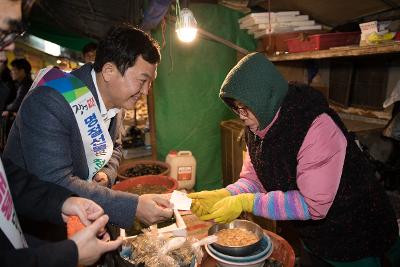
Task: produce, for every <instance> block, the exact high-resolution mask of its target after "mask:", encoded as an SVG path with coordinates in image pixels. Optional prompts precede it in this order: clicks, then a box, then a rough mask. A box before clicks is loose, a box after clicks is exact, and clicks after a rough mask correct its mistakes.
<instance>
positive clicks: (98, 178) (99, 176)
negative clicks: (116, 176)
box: [93, 172, 109, 186]
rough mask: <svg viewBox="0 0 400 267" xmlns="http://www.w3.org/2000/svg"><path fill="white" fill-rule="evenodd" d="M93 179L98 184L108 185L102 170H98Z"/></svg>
mask: <svg viewBox="0 0 400 267" xmlns="http://www.w3.org/2000/svg"><path fill="white" fill-rule="evenodd" d="M93 180H94V181H95V182H96V183H98V184H99V185H102V186H108V181H109V179H108V176H107V174H105V173H104V172H98V173H96V175H95V176H94V177H93Z"/></svg>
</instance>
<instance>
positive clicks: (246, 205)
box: [200, 193, 254, 223]
mask: <svg viewBox="0 0 400 267" xmlns="http://www.w3.org/2000/svg"><path fill="white" fill-rule="evenodd" d="M253 206H254V194H251V193H246V194H239V195H235V196H230V197H226V198H223V199H221V200H220V201H218V202H217V203H215V205H214V206H213V207H212V208H211V210H210V214H207V215H204V216H201V217H200V219H201V220H204V221H207V220H214V221H215V222H217V223H228V222H231V221H233V220H234V219H236V218H237V217H239V216H240V214H241V213H242V212H243V211H248V212H252V211H253Z"/></svg>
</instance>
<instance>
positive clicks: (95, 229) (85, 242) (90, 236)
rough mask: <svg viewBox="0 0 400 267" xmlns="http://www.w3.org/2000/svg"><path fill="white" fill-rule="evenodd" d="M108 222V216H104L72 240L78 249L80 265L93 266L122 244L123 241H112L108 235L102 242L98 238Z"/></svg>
mask: <svg viewBox="0 0 400 267" xmlns="http://www.w3.org/2000/svg"><path fill="white" fill-rule="evenodd" d="M107 222H108V216H107V215H103V216H101V217H100V218H98V219H97V220H96V221H94V222H93V223H92V224H91V225H89V226H88V227H86V228H85V229H83V230H81V231H79V232H78V233H76V234H75V235H73V236H72V237H71V238H70V239H71V240H73V241H74V242H75V243H76V246H77V247H78V257H79V265H91V264H93V263H95V262H96V261H97V260H98V259H99V258H100V256H101V255H102V254H103V253H105V252H108V251H111V250H115V249H117V248H118V247H119V246H120V245H121V244H122V239H120V238H119V239H117V240H114V241H110V237H109V235H107V234H106V235H104V236H103V238H102V239H101V240H100V239H98V238H97V235H98V233H99V232H101V231H102V229H104V227H105V225H106V223H107Z"/></svg>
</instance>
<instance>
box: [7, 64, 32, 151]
mask: <svg viewBox="0 0 400 267" xmlns="http://www.w3.org/2000/svg"><path fill="white" fill-rule="evenodd" d="M31 70H32V67H31V64H30V63H29V62H28V61H27V60H26V59H25V58H20V59H14V60H13V61H11V76H12V79H13V82H14V86H13V87H10V89H11V91H10V97H9V98H11V96H14V98H12V99H11V100H10V101H11V102H10V103H9V104H8V105H7V106H6V107H5V109H4V110H3V112H2V114H1V116H2V123H1V124H2V127H1V147H2V148H4V147H5V144H6V143H7V138H8V134H9V132H10V129H11V126H12V124H13V122H14V119H15V115H16V114H17V112H18V109H19V107H20V105H21V103H22V100H23V99H24V97H25V95H26V94H27V93H28V91H29V88H30V87H31V85H32V78H31ZM13 88H15V90H12V89H13ZM2 150H3V149H2Z"/></svg>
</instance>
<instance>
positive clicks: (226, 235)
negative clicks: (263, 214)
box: [216, 228, 259, 247]
mask: <svg viewBox="0 0 400 267" xmlns="http://www.w3.org/2000/svg"><path fill="white" fill-rule="evenodd" d="M216 235H217V237H218V241H217V243H218V244H220V245H222V246H228V247H242V246H248V245H251V244H254V243H256V242H257V241H258V240H259V238H258V237H257V236H256V234H254V233H252V232H250V231H249V230H246V229H242V228H233V229H222V230H220V231H218V232H217V233H216Z"/></svg>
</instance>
